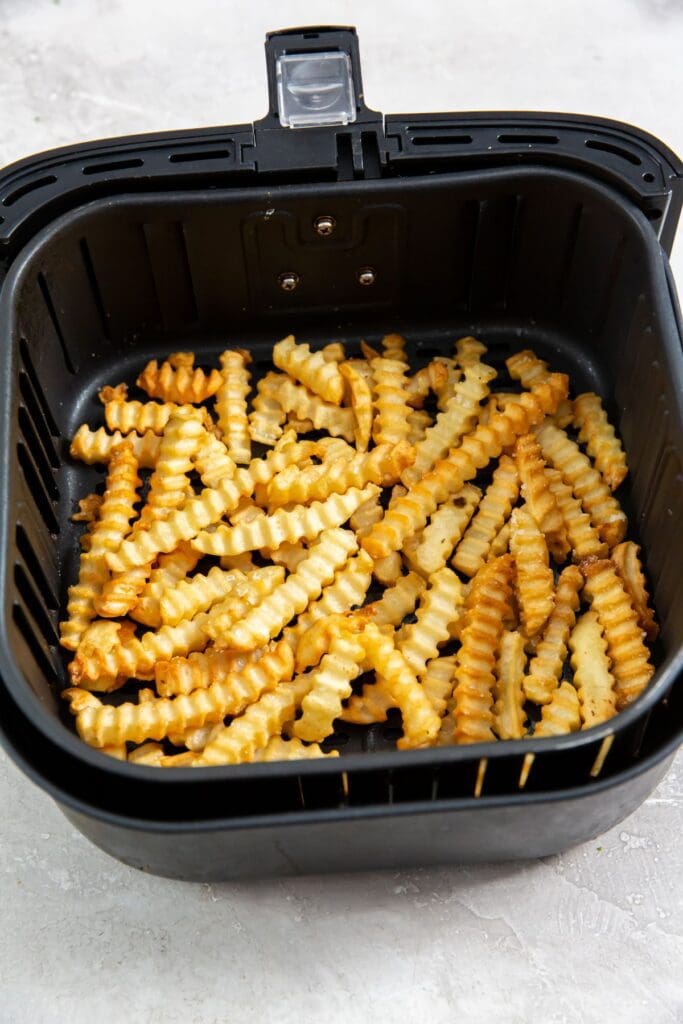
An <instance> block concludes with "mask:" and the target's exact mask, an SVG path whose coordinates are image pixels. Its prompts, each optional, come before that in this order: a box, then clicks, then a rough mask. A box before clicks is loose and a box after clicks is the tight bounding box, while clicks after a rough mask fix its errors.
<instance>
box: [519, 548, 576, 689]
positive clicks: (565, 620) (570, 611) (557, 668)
mask: <svg viewBox="0 0 683 1024" xmlns="http://www.w3.org/2000/svg"><path fill="white" fill-rule="evenodd" d="M582 586H583V577H582V575H581V572H580V571H579V569H577V567H576V566H575V565H569V566H567V568H566V569H564V570H563V571H562V573H561V574H560V578H559V579H558V581H557V591H556V593H555V607H554V608H553V610H552V612H551V615H550V618H549V619H548V623H547V625H546V627H545V631H544V633H543V638H542V640H541V641H540V642H539V644H538V646H537V648H536V653H535V656H534V657H533V658H532V660H531V663H530V665H529V673H528V675H527V676H526V678H525V680H524V693H525V694H526V696H527V697H528V699H529V700H533V701H535V702H536V703H537V704H547V703H548V702H549V701H550V700H551V699H552V695H553V693H554V691H555V690H556V688H557V685H558V683H559V681H560V676H561V675H562V666H563V665H564V662H565V658H566V657H567V641H568V639H569V634H570V633H571V631H572V629H573V628H574V623H575V621H576V612H577V611H578V607H579V592H580V590H581V587H582Z"/></svg>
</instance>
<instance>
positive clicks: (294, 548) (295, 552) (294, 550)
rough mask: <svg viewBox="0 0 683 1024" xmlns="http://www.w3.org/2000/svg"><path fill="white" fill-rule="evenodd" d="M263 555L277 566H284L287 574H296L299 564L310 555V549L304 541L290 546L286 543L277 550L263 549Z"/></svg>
mask: <svg viewBox="0 0 683 1024" xmlns="http://www.w3.org/2000/svg"><path fill="white" fill-rule="evenodd" d="M261 555H262V557H263V558H266V559H267V560H268V561H269V562H274V563H275V565H284V567H285V569H286V570H287V572H296V570H297V568H298V566H299V564H300V563H301V562H303V560H304V558H306V556H307V555H308V548H307V547H306V545H305V544H304V543H303V541H298V542H297V543H295V544H290V543H289V542H288V541H285V543H284V544H280V546H279V547H277V548H274V549H273V548H261Z"/></svg>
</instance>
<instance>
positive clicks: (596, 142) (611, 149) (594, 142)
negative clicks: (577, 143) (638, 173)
mask: <svg viewBox="0 0 683 1024" xmlns="http://www.w3.org/2000/svg"><path fill="white" fill-rule="evenodd" d="M586 148H587V149H597V150H598V151H599V152H600V153H611V154H612V156H618V157H621V159H622V160H628V162H629V163H630V164H633V165H634V166H635V167H639V166H640V163H641V160H640V157H639V156H636V154H635V153H632V152H631V151H630V150H629V149H622V148H621V146H615V145H614V143H613V142H603V141H602V140H601V139H586Z"/></svg>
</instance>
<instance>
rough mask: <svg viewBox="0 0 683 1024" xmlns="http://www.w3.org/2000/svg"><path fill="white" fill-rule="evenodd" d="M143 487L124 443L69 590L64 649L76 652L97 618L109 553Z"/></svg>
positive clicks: (114, 460) (120, 537)
mask: <svg viewBox="0 0 683 1024" xmlns="http://www.w3.org/2000/svg"><path fill="white" fill-rule="evenodd" d="M139 486H140V478H139V477H138V462H137V459H136V458H135V455H134V453H133V446H132V445H131V444H130V442H123V443H122V444H120V445H119V447H118V448H116V449H115V450H114V452H113V453H112V457H111V461H110V463H109V472H108V474H107V489H106V491H105V493H104V497H103V500H102V504H101V506H100V511H99V518H98V519H97V520H96V521H95V523H94V525H93V527H92V530H91V540H90V549H89V550H88V551H86V552H84V553H83V554H82V555H81V561H80V568H79V573H78V582H77V583H76V584H74V585H73V586H71V587H69V591H68V603H67V609H66V611H67V619H66V621H65V622H62V623H60V633H61V639H60V643H61V645H62V647H66V648H67V650H70V651H75V650H76V649H77V647H78V645H79V643H80V641H81V638H82V636H83V633H84V632H85V630H86V629H87V627H88V624H89V623H90V622H91V621H92V620H93V619H94V617H95V602H96V600H97V598H98V597H99V595H100V594H101V592H102V587H103V586H104V584H105V583H106V581H107V579H108V578H109V571H108V568H107V564H106V555H107V552H109V551H112V550H115V549H116V548H117V547H118V546H119V544H120V543H121V541H122V540H123V538H124V537H125V536H126V534H127V533H128V529H129V525H130V521H131V520H132V519H133V517H134V516H135V505H136V504H137V500H138V494H137V488H138V487H139Z"/></svg>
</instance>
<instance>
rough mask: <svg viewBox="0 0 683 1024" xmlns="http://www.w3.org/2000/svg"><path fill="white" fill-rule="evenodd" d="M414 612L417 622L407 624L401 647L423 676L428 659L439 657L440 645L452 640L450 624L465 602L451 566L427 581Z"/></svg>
mask: <svg viewBox="0 0 683 1024" xmlns="http://www.w3.org/2000/svg"><path fill="white" fill-rule="evenodd" d="M428 584H429V585H428V588H427V590H425V591H423V593H422V595H421V598H420V604H419V605H418V608H417V611H416V613H415V616H416V620H417V621H416V622H414V623H411V624H410V625H408V626H406V627H405V629H404V630H403V633H402V638H401V640H400V641H399V643H398V649H399V650H400V652H401V654H402V655H403V657H404V658H405V660H406V662H407V663H408V665H409V666H410V668H411V670H412V671H413V672H414V673H415V675H416V676H417V678H418V679H421V678H422V676H423V675H424V674H425V672H426V669H427V662H428V661H430V660H431V659H432V658H436V657H437V655H438V653H439V644H443V643H445V642H446V641H447V640H448V639H449V635H450V634H449V626H450V624H451V623H452V622H453V620H454V619H456V618H457V617H458V613H459V609H460V608H461V607H462V605H463V604H464V600H465V598H464V594H463V587H462V583H461V582H460V580H459V579H458V577H457V576H456V575H455V573H454V572H452V571H451V570H450V569H439V571H438V572H435V573H434V574H433V575H432V576H430V577H429V580H428Z"/></svg>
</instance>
